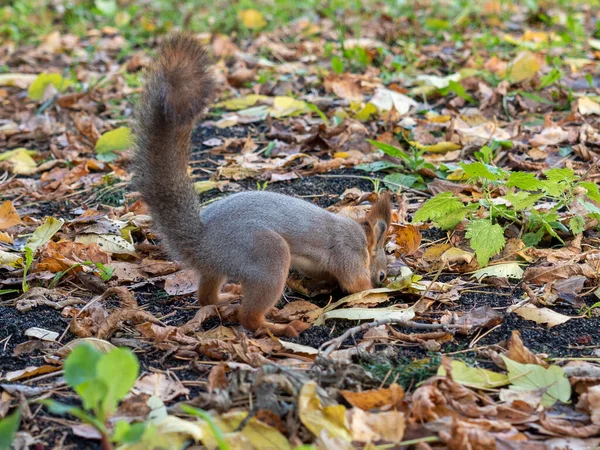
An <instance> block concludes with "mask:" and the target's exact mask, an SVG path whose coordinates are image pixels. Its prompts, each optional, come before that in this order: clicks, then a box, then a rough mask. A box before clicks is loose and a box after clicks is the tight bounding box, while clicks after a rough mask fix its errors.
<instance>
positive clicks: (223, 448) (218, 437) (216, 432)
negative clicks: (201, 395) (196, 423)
mask: <svg viewBox="0 0 600 450" xmlns="http://www.w3.org/2000/svg"><path fill="white" fill-rule="evenodd" d="M181 409H182V410H183V412H185V413H188V414H190V415H192V416H196V417H200V418H201V419H203V420H205V421H206V422H207V423H208V426H209V427H210V430H211V431H212V433H213V436H214V437H215V441H217V445H218V446H219V450H229V445H227V442H226V441H225V436H224V435H223V432H222V431H221V429H220V428H219V427H218V426H217V425H216V424H215V422H214V420H213V418H212V417H211V415H210V414H208V413H207V412H206V411H204V410H202V409H198V408H194V407H192V406H189V405H181Z"/></svg>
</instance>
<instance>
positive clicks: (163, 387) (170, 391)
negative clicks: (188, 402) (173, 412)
mask: <svg viewBox="0 0 600 450" xmlns="http://www.w3.org/2000/svg"><path fill="white" fill-rule="evenodd" d="M133 389H135V390H137V391H139V392H143V393H145V394H148V395H154V396H157V397H158V398H160V399H161V400H162V401H163V402H167V401H170V400H173V399H175V398H177V397H179V396H180V395H188V394H189V393H190V390H189V389H188V388H186V387H185V386H184V385H183V384H181V381H177V380H171V379H169V378H167V376H166V375H165V374H164V373H153V374H151V375H147V376H145V377H142V378H140V379H139V380H137V381H136V382H135V385H134V386H133Z"/></svg>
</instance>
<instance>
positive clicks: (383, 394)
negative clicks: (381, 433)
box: [340, 383, 404, 411]
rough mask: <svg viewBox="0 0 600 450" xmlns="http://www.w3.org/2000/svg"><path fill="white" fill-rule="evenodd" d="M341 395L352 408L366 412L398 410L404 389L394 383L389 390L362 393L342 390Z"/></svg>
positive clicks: (382, 389) (373, 390)
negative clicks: (385, 409)
mask: <svg viewBox="0 0 600 450" xmlns="http://www.w3.org/2000/svg"><path fill="white" fill-rule="evenodd" d="M340 394H342V396H343V397H344V398H345V399H346V401H347V402H348V403H350V404H351V405H352V406H354V407H356V408H360V409H363V410H365V411H369V410H370V409H380V408H383V407H385V406H390V407H392V408H395V409H398V408H400V406H401V402H402V400H403V399H404V389H402V386H400V385H398V384H396V383H392V384H391V385H390V387H389V388H381V389H372V390H368V391H362V392H352V391H346V390H340Z"/></svg>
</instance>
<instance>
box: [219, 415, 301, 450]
mask: <svg viewBox="0 0 600 450" xmlns="http://www.w3.org/2000/svg"><path fill="white" fill-rule="evenodd" d="M247 415H248V413H247V412H245V411H233V412H228V413H225V414H223V415H222V416H221V417H220V420H218V421H217V423H218V424H220V423H224V424H225V426H224V427H223V428H222V429H223V430H224V431H225V430H227V431H229V432H233V431H235V430H237V429H238V427H239V426H240V424H241V423H242V421H243V420H244V419H245V418H246V416H247ZM241 434H242V435H243V436H244V437H245V438H246V439H247V440H248V442H250V444H251V445H252V447H253V448H255V449H267V448H273V449H278V450H291V446H290V444H289V442H288V440H287V439H286V437H285V436H284V435H283V434H281V433H280V432H279V431H277V430H276V429H275V428H273V427H272V426H270V425H267V424H266V423H263V422H261V421H259V420H257V419H256V418H254V417H253V418H252V419H250V421H249V422H248V423H247V424H246V425H245V426H244V428H242V431H241Z"/></svg>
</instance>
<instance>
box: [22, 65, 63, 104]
mask: <svg viewBox="0 0 600 450" xmlns="http://www.w3.org/2000/svg"><path fill="white" fill-rule="evenodd" d="M71 84H73V82H72V81H71V80H67V79H65V78H63V76H62V75H61V74H59V73H45V72H43V73H40V74H39V75H38V76H37V77H36V78H35V79H34V80H33V82H32V83H31V84H30V85H29V89H28V90H27V96H28V97H29V98H30V99H32V100H38V101H39V100H41V99H42V97H43V96H44V93H45V92H46V88H47V87H48V86H49V85H52V86H54V88H55V89H57V90H58V91H60V92H62V91H64V90H65V89H66V88H67V87H69V86H70V85H71Z"/></svg>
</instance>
